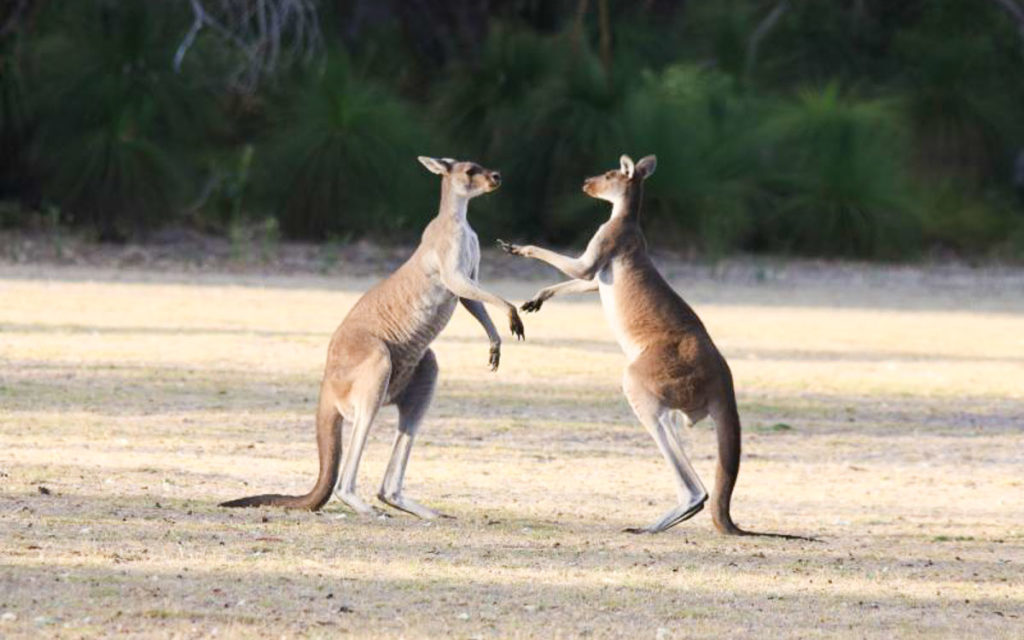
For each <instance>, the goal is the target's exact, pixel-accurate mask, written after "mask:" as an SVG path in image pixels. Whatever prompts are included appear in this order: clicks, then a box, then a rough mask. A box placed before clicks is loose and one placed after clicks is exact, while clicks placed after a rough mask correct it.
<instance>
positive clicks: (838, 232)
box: [0, 0, 1024, 259]
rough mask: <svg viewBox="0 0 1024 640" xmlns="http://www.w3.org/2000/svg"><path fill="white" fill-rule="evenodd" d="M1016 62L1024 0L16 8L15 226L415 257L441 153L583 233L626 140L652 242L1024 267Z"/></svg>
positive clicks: (7, 152) (1023, 50)
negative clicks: (651, 161)
mask: <svg viewBox="0 0 1024 640" xmlns="http://www.w3.org/2000/svg"><path fill="white" fill-rule="evenodd" d="M1022 71H1024V3H1021V4H1018V2H1017V1H1016V0H906V1H904V2H889V1H886V0H836V1H835V2H820V1H815V0H782V1H777V0H715V1H711V0H629V1H627V0H490V1H484V0H390V1H387V0H347V1H343V0H336V1H333V2H331V1H329V0H322V1H317V0H162V1H160V2H154V1H151V0H66V1H61V0H6V1H5V3H4V4H3V6H2V7H0V225H2V226H5V227H27V226H32V225H36V224H39V221H40V220H43V221H45V223H46V224H51V225H68V226H74V227H77V228H79V229H81V230H83V232H86V233H90V234H95V236H96V237H97V238H98V239H100V240H104V241H115V242H116V241H124V240H126V239H130V238H131V239H144V238H145V237H146V235H147V234H149V233H152V232H153V231H154V230H157V229H159V228H161V227H164V226H167V225H179V226H180V225H185V226H190V227H194V228H198V229H201V230H203V231H206V232H212V233H219V234H225V235H229V234H231V233H233V229H236V228H237V227H238V226H239V225H265V226H267V227H268V228H271V229H273V230H274V232H275V233H276V232H277V230H280V233H283V234H284V235H285V236H286V237H293V238H302V239H315V240H332V241H342V242H344V241H347V240H349V239H352V238H357V237H362V236H369V237H371V238H374V239H376V240H378V241H385V242H392V241H397V242H404V241H409V240H412V239H415V238H416V237H417V235H418V233H419V230H420V229H421V227H422V226H423V224H424V222H425V221H426V220H427V219H429V218H430V217H431V216H432V215H433V214H434V213H435V211H436V199H437V191H438V186H437V180H436V178H434V177H433V176H431V175H430V174H428V173H427V172H425V171H424V170H422V169H421V168H420V166H419V165H418V163H417V162H416V160H415V156H416V155H420V154H427V155H435V156H453V157H458V158H468V159H474V160H477V161H479V162H481V163H482V164H484V165H486V166H489V167H493V168H497V169H500V170H501V171H502V173H503V175H504V177H505V185H504V186H503V187H502V190H501V192H500V193H499V194H498V195H495V196H493V197H490V198H483V199H480V200H479V201H478V202H477V203H474V207H473V212H472V216H473V224H474V225H475V226H476V227H477V229H478V230H479V231H480V233H481V235H482V236H483V238H484V239H485V241H486V239H487V238H490V237H493V236H495V235H497V234H499V233H500V234H501V235H503V236H505V237H512V238H522V239H530V240H531V241H538V242H541V241H543V242H553V243H556V244H570V243H574V242H577V241H579V240H580V239H581V238H583V237H585V236H588V235H590V234H591V233H592V231H593V229H594V228H595V226H596V225H597V224H598V222H599V220H600V219H601V217H602V216H603V215H605V212H604V209H605V208H606V207H604V206H603V205H601V204H599V203H597V202H595V201H593V200H590V199H588V198H586V197H585V196H583V195H582V194H581V193H580V184H581V181H582V179H583V178H584V177H586V176H588V175H592V174H595V173H599V172H601V171H603V170H606V169H608V168H611V167H614V166H616V165H617V158H618V156H619V154H620V153H622V152H628V153H631V154H633V155H634V157H639V156H642V155H646V154H648V153H655V154H657V155H658V159H659V162H658V172H657V174H656V175H655V177H654V178H653V179H652V180H651V181H650V182H649V183H648V188H647V201H646V209H645V211H646V213H645V215H646V217H647V223H646V224H647V228H648V235H649V236H650V237H652V238H653V242H654V244H655V246H657V247H659V248H663V249H675V250H681V251H687V252H694V253H697V254H702V255H720V254H722V253H728V252H738V251H743V252H770V253H783V254H800V255H818V256H850V257H866V258H879V259H911V258H914V257H915V256H920V255H922V254H924V253H927V252H933V251H941V252H953V253H956V254H960V255H966V256H983V257H995V258H1001V259H1014V258H1020V257H1022V256H1024V117H1022V116H1024V73H1022Z"/></svg>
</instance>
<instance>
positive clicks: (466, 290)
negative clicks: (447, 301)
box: [441, 274, 515, 310]
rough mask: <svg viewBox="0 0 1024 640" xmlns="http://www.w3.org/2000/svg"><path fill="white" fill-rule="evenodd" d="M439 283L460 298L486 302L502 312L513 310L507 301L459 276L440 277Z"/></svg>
mask: <svg viewBox="0 0 1024 640" xmlns="http://www.w3.org/2000/svg"><path fill="white" fill-rule="evenodd" d="M441 282H442V283H443V284H444V286H445V287H447V288H448V290H449V291H451V292H452V293H453V294H455V295H457V296H458V297H460V298H466V299H469V300H478V301H480V302H486V303H488V304H493V305H494V306H496V307H500V308H501V309H503V310H508V309H515V307H514V306H513V305H512V303H510V302H509V301H507V300H505V299H503V298H501V297H500V296H496V295H494V294H493V293H490V292H488V291H484V290H483V289H481V288H480V287H479V286H477V285H476V284H475V283H473V282H472V281H470V280H469V279H468V278H466V277H465V276H463V275H461V274H452V275H447V276H442V277H441Z"/></svg>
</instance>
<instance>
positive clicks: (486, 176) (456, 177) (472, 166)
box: [419, 156, 501, 198]
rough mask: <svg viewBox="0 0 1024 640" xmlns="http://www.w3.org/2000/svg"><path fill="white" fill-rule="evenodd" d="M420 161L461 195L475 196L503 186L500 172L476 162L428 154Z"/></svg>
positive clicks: (421, 157) (420, 158)
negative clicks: (430, 156) (435, 156)
mask: <svg viewBox="0 0 1024 640" xmlns="http://www.w3.org/2000/svg"><path fill="white" fill-rule="evenodd" d="M419 161H420V162H421V163H422V164H423V166H424V167H426V168H427V169H429V170H430V171H431V172H432V173H436V174H437V175H439V176H441V178H442V180H443V181H447V182H448V184H450V185H451V188H452V190H453V191H454V192H455V193H456V194H457V195H460V196H465V197H467V198H475V197H476V196H478V195H480V194H483V193H490V192H491V191H494V190H495V189H497V188H498V187H500V186H501V174H500V173H498V172H497V171H491V170H490V169H485V168H484V167H481V166H480V165H478V164H477V163H475V162H469V161H464V162H460V161H458V160H453V159H451V158H429V157H427V156H420V157H419Z"/></svg>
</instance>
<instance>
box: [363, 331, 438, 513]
mask: <svg viewBox="0 0 1024 640" xmlns="http://www.w3.org/2000/svg"><path fill="white" fill-rule="evenodd" d="M437 371H438V369H437V358H435V357H434V352H433V351H431V350H429V349H428V350H427V352H426V353H425V354H424V355H423V358H422V359H421V360H420V362H419V364H417V365H416V371H414V372H413V374H412V378H411V379H410V380H409V384H408V386H406V388H405V389H404V390H403V391H402V393H401V394H400V395H399V396H398V398H396V400H395V402H396V404H397V405H398V433H396V434H395V443H394V446H393V447H392V449H391V460H390V461H389V462H388V468H387V471H385V473H384V480H383V482H382V483H381V486H380V492H379V493H378V494H377V498H378V499H379V500H380V501H381V502H383V503H384V504H387V505H390V506H392V507H394V508H395V509H398V510H399V511H405V512H406V513H411V514H412V515H414V516H418V517H420V518H425V519H428V520H430V519H433V518H436V517H438V516H439V515H443V514H440V513H438V512H437V511H434V510H433V509H430V508H429V507H425V506H423V505H421V504H419V503H418V502H416V501H415V500H411V499H409V498H406V497H405V495H404V494H403V492H402V486H403V484H404V483H405V469H406V467H407V466H408V464H409V454H410V453H411V452H412V444H413V440H414V439H415V438H416V432H417V431H418V430H419V427H420V423H421V422H422V421H423V416H424V415H425V414H426V413H427V409H428V408H429V407H430V402H431V400H432V399H433V397H434V387H435V386H436V384H437Z"/></svg>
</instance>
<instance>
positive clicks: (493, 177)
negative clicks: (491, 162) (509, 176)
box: [491, 171, 501, 184]
mask: <svg viewBox="0 0 1024 640" xmlns="http://www.w3.org/2000/svg"><path fill="white" fill-rule="evenodd" d="M491 180H494V184H501V174H500V173H498V172H497V171H494V172H492V173H491Z"/></svg>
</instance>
